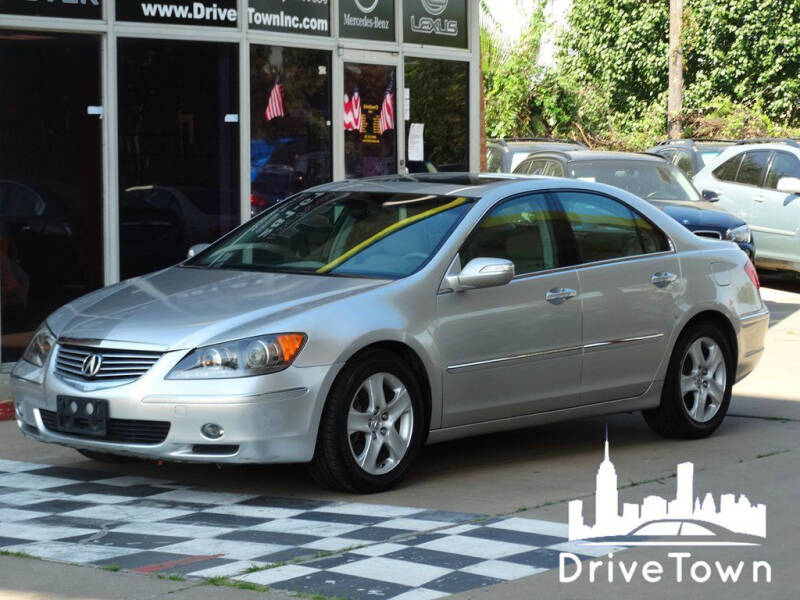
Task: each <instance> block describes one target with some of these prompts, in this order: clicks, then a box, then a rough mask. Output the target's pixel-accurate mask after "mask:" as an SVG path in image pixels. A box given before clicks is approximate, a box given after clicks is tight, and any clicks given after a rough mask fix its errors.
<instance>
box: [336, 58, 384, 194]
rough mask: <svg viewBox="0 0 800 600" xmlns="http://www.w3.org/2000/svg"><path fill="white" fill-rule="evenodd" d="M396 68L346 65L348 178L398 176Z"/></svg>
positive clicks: (345, 163)
mask: <svg viewBox="0 0 800 600" xmlns="http://www.w3.org/2000/svg"><path fill="white" fill-rule="evenodd" d="M395 87H396V86H395V68H394V67H393V66H387V65H368V64H358V63H345V64H344V94H345V97H344V106H345V108H344V129H345V132H344V165H345V176H346V177H347V178H348V179H349V178H353V177H374V176H376V175H390V174H392V173H397V110H396V96H397V93H396V89H395Z"/></svg>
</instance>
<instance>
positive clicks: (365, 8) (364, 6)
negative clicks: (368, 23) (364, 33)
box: [353, 0, 378, 15]
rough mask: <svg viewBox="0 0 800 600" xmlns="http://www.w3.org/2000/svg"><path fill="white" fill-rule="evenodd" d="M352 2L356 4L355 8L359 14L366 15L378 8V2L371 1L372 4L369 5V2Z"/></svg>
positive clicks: (358, 0) (364, 0)
mask: <svg viewBox="0 0 800 600" xmlns="http://www.w3.org/2000/svg"><path fill="white" fill-rule="evenodd" d="M353 2H355V3H356V6H357V7H358V9H359V10H360V11H361V12H363V13H364V14H367V15H368V14H369V13H371V12H372V11H373V10H375V7H376V6H378V0H373V1H372V4H370V3H369V0H353Z"/></svg>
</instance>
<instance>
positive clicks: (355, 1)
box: [339, 0, 395, 42]
mask: <svg viewBox="0 0 800 600" xmlns="http://www.w3.org/2000/svg"><path fill="white" fill-rule="evenodd" d="M339 35H340V36H341V37H349V38H358V39H362V40H378V41H381V42H393V41H395V18H394V0H339Z"/></svg>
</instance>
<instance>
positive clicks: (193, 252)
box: [186, 244, 211, 258]
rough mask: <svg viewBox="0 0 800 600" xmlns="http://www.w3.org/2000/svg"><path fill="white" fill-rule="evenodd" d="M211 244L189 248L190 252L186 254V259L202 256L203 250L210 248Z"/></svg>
mask: <svg viewBox="0 0 800 600" xmlns="http://www.w3.org/2000/svg"><path fill="white" fill-rule="evenodd" d="M210 245H211V244H195V245H194V246H192V247H191V248H189V252H187V253H186V258H193V257H195V256H197V255H198V254H200V253H201V252H202V251H203V250H205V249H206V248H208V247H209V246H210Z"/></svg>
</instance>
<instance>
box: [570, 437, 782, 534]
mask: <svg viewBox="0 0 800 600" xmlns="http://www.w3.org/2000/svg"><path fill="white" fill-rule="evenodd" d="M766 537H767V507H766V506H765V505H764V504H756V505H753V504H751V503H750V501H749V500H748V499H747V497H746V496H745V495H744V494H740V495H739V497H738V498H736V495H735V494H722V495H721V496H720V498H719V506H717V503H716V501H715V499H714V496H713V495H712V494H711V492H707V493H706V494H705V496H704V497H703V499H702V501H701V500H700V498H699V497H695V495H694V464H693V463H691V462H684V463H681V464H679V465H678V472H677V489H676V494H675V498H674V499H673V500H666V499H665V498H662V497H661V496H654V495H653V496H647V497H646V498H644V500H643V501H642V503H641V505H639V504H632V503H627V502H626V503H624V504H623V505H622V512H621V513H620V507H619V490H618V488H617V471H616V469H615V468H614V463H612V462H611V459H610V456H609V448H608V432H606V441H605V456H604V458H603V462H601V463H600V466H599V467H598V469H597V486H596V489H595V515H594V525H592V526H589V525H587V524H586V523H585V522H584V516H583V501H582V500H572V501H571V502H570V503H569V539H570V540H588V541H590V542H593V543H598V544H603V543H608V544H615V545H620V544H622V545H631V546H634V545H637V546H644V545H684V546H692V545H698V546H699V545H703V546H708V545H754V544H756V543H757V542H756V541H754V539H753V538H766ZM733 538H736V539H743V538H747V541H734V539H733Z"/></svg>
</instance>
